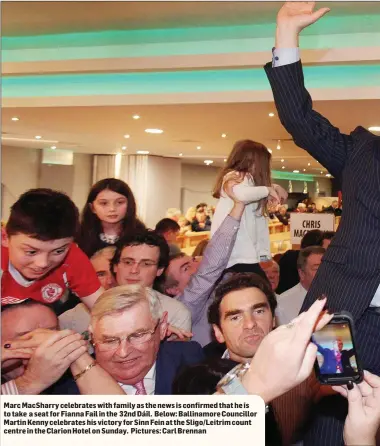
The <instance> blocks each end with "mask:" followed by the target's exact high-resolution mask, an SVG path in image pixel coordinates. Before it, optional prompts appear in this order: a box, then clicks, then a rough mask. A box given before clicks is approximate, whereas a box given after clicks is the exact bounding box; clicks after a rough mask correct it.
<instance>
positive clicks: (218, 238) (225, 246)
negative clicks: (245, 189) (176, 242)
mask: <svg viewBox="0 0 380 446" xmlns="http://www.w3.org/2000/svg"><path fill="white" fill-rule="evenodd" d="M233 186H235V184H230V185H229V186H228V188H227V190H226V193H227V195H228V196H229V197H230V198H231V199H232V200H233V201H234V206H233V208H232V210H231V212H230V213H229V215H227V217H226V218H225V219H224V221H223V223H222V224H221V226H220V227H219V229H218V230H217V231H216V232H215V234H214V235H213V237H212V239H211V240H210V241H209V243H208V246H207V249H206V251H205V253H204V256H203V259H202V261H201V262H197V261H196V260H195V259H193V258H192V257H190V256H186V255H184V254H178V255H176V256H174V257H172V258H171V260H170V262H169V266H168V267H167V268H166V270H165V272H164V273H163V274H162V276H161V278H160V280H159V281H158V283H157V288H158V289H159V291H161V292H162V293H164V294H167V295H169V296H172V297H174V298H176V299H178V300H179V301H181V302H183V303H184V304H185V305H186V306H187V307H188V308H189V309H190V311H191V317H192V323H193V326H192V332H193V334H194V337H193V341H197V342H199V343H200V344H201V345H202V346H204V345H206V344H208V343H209V342H211V341H212V338H211V327H210V324H209V323H208V321H207V309H208V307H209V305H210V303H211V300H210V296H211V294H212V291H213V289H214V287H215V285H216V283H217V281H218V280H219V279H220V277H221V275H222V273H223V271H224V270H225V269H226V267H227V263H228V260H229V258H230V254H231V251H232V248H233V246H234V243H235V239H236V234H237V231H238V229H239V225H240V219H241V217H242V215H243V212H244V208H245V204H244V203H241V202H239V201H238V200H237V199H236V197H235V196H234V195H233V192H232V188H233Z"/></svg>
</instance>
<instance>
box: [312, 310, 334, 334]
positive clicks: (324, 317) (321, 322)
mask: <svg viewBox="0 0 380 446" xmlns="http://www.w3.org/2000/svg"><path fill="white" fill-rule="evenodd" d="M333 317H334V314H329V313H328V312H327V311H324V312H323V313H321V314H320V316H319V319H318V320H317V324H316V326H315V330H314V331H318V330H321V329H322V328H323V327H324V326H325V325H327V324H328V323H329V322H330V321H331V319H332V318H333Z"/></svg>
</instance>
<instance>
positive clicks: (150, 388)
mask: <svg viewBox="0 0 380 446" xmlns="http://www.w3.org/2000/svg"><path fill="white" fill-rule="evenodd" d="M118 384H119V386H120V387H121V388H122V389H123V390H124V392H125V393H126V394H127V395H136V391H137V390H136V387H133V386H130V385H128V384H123V383H118ZM144 387H145V390H146V394H147V395H154V390H155V387H156V363H154V364H153V366H152V368H151V369H150V370H149V372H148V373H147V374H146V376H145V378H144Z"/></svg>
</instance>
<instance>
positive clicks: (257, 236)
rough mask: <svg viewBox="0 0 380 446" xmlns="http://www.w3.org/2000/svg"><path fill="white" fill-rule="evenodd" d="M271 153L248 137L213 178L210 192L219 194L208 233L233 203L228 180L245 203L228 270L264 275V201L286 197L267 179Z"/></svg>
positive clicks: (266, 242) (268, 255)
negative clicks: (262, 262)
mask: <svg viewBox="0 0 380 446" xmlns="http://www.w3.org/2000/svg"><path fill="white" fill-rule="evenodd" d="M270 161H271V154H270V153H269V151H268V149H267V148H266V147H265V146H264V145H263V144H260V143H258V142H254V141H251V140H249V139H247V140H242V141H238V142H236V143H235V145H234V147H233V149H232V152H231V153H230V155H229V157H228V159H227V162H226V165H225V167H224V168H223V170H222V171H221V172H220V174H219V176H218V179H217V181H216V184H215V187H214V190H213V196H214V197H215V198H219V202H218V204H217V206H216V210H215V214H214V218H213V221H212V226H211V236H212V235H213V234H214V233H215V231H216V230H217V229H218V227H219V226H220V225H221V223H222V221H223V220H224V219H225V217H226V216H227V215H228V213H229V212H230V210H231V209H232V206H233V201H232V200H231V198H229V197H228V196H227V194H226V193H225V192H224V191H225V188H226V186H227V184H228V182H231V181H232V182H235V183H236V185H235V186H234V187H233V192H234V194H235V197H236V198H237V199H238V200H239V201H241V202H243V203H246V204H247V205H246V207H245V210H244V214H243V217H242V219H241V222H240V227H239V230H238V233H237V237H236V241H235V244H234V248H233V250H232V253H231V257H230V260H229V262H228V265H227V269H228V270H229V271H235V272H254V273H257V274H260V275H261V276H262V277H264V278H266V276H265V273H264V272H263V271H262V269H261V268H260V265H259V263H260V261H263V260H266V259H271V253H270V241H269V228H268V210H267V206H268V203H270V204H280V203H283V202H284V201H285V200H286V198H287V195H288V194H287V193H286V191H285V190H284V189H282V188H281V187H280V186H278V185H276V184H272V182H271V170H270Z"/></svg>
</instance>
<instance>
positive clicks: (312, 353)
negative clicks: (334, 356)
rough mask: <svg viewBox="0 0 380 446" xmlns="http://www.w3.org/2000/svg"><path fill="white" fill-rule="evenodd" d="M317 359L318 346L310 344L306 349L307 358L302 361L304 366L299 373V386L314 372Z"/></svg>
mask: <svg viewBox="0 0 380 446" xmlns="http://www.w3.org/2000/svg"><path fill="white" fill-rule="evenodd" d="M316 358H317V346H316V345H315V344H313V343H309V345H308V346H307V347H306V352H305V356H304V358H303V360H302V365H301V368H300V371H299V384H301V382H303V381H305V379H307V378H308V377H309V376H310V375H311V372H312V371H313V367H314V363H315V360H316Z"/></svg>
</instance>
